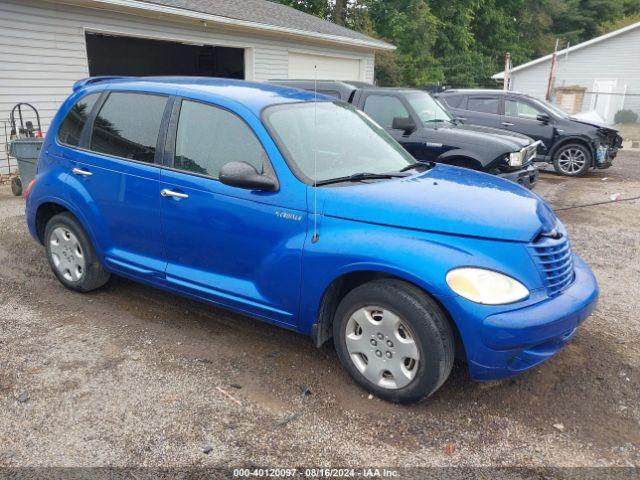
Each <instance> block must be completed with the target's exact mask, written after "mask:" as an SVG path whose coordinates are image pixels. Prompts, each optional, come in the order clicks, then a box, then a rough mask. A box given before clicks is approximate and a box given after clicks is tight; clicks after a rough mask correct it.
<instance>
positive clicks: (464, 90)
mask: <svg viewBox="0 0 640 480" xmlns="http://www.w3.org/2000/svg"><path fill="white" fill-rule="evenodd" d="M455 93H458V94H460V93H464V94H469V93H479V94H483V93H484V94H492V95H497V94H503V95H506V94H507V93H508V94H510V95H519V96H523V97H528V96H529V95H527V94H526V93H523V92H514V91H513V90H502V89H498V88H449V89H447V90H445V91H443V92H440V93H439V94H438V95H446V94H455Z"/></svg>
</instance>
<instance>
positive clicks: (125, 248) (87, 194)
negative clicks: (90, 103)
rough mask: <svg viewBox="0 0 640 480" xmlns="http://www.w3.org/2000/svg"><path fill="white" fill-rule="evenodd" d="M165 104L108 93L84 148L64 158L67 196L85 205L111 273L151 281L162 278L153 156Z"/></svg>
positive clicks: (159, 97) (157, 177)
mask: <svg viewBox="0 0 640 480" xmlns="http://www.w3.org/2000/svg"><path fill="white" fill-rule="evenodd" d="M167 101H168V97H167V96H163V95H155V94H154V95H152V94H147V93H141V92H118V91H114V92H111V93H109V95H108V97H107V98H106V100H104V103H103V104H102V105H98V106H97V108H99V111H98V113H97V116H96V117H95V120H94V122H93V126H92V127H88V128H91V130H90V131H89V132H87V134H85V135H84V136H86V135H88V136H89V138H88V139H87V140H84V145H83V146H84V148H83V149H81V150H78V149H64V153H63V155H64V156H65V157H66V160H67V162H68V163H69V167H70V169H71V173H72V175H71V178H70V180H69V182H70V185H69V189H68V191H69V192H70V195H72V196H74V195H77V196H81V197H83V198H77V199H76V200H74V199H73V198H72V202H73V203H74V204H76V205H85V207H84V208H86V209H87V211H86V212H83V215H84V216H85V217H86V218H90V219H92V224H93V225H92V226H93V228H94V232H95V233H96V235H98V236H99V238H98V240H99V242H100V243H101V246H102V247H103V248H102V249H103V250H104V255H105V258H104V260H105V262H106V263H107V265H108V266H109V268H110V269H112V270H116V271H119V272H122V273H125V274H126V273H129V274H133V275H136V276H140V277H149V278H150V279H154V278H155V279H158V278H159V277H162V275H163V272H164V268H165V261H164V259H163V252H162V241H161V229H160V198H159V196H158V187H159V184H160V165H159V164H157V163H156V155H157V153H156V152H157V144H158V143H159V140H158V138H159V132H160V126H161V123H162V119H163V115H164V111H165V108H166V105H167ZM158 155H159V153H158ZM72 187H73V188H72Z"/></svg>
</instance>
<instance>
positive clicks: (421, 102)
mask: <svg viewBox="0 0 640 480" xmlns="http://www.w3.org/2000/svg"><path fill="white" fill-rule="evenodd" d="M405 98H406V99H407V101H408V102H409V103H410V104H411V107H412V108H413V109H414V110H415V112H416V113H417V114H418V116H419V117H420V120H422V121H423V122H424V123H427V124H428V123H442V122H450V121H451V119H452V117H451V115H449V112H447V111H446V110H445V109H444V108H443V107H442V105H441V104H440V103H439V102H437V101H436V100H435V99H434V98H433V97H432V96H431V95H429V94H428V93H426V92H421V91H419V90H414V91H410V92H406V93H405Z"/></svg>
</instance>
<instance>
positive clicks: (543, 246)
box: [528, 236, 574, 295]
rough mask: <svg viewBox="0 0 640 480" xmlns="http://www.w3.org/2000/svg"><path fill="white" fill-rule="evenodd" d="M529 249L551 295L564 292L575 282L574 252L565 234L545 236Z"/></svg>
mask: <svg viewBox="0 0 640 480" xmlns="http://www.w3.org/2000/svg"><path fill="white" fill-rule="evenodd" d="M528 249H529V253H530V254H531V258H532V259H533V261H534V262H535V264H536V266H537V267H538V271H539V272H540V276H541V277H542V280H543V282H544V285H545V287H546V289H547V291H548V292H549V295H556V294H558V293H560V292H562V291H563V290H564V289H565V288H567V287H568V286H569V285H570V284H571V283H572V282H573V279H574V271H573V252H572V251H571V246H570V245H569V241H568V240H567V238H566V237H565V236H562V237H561V238H557V239H554V238H544V237H543V238H541V239H540V240H538V241H537V242H534V243H532V244H531V245H529V247H528Z"/></svg>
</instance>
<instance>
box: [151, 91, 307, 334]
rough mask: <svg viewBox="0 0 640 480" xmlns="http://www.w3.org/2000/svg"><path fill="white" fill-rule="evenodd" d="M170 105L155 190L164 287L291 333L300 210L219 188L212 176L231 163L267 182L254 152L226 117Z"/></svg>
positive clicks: (279, 199)
mask: <svg viewBox="0 0 640 480" xmlns="http://www.w3.org/2000/svg"><path fill="white" fill-rule="evenodd" d="M177 102H178V103H176V105H175V107H174V111H173V114H172V120H171V122H170V124H171V127H170V130H169V133H168V135H167V146H166V153H165V155H166V158H165V163H168V166H167V168H165V169H163V171H162V175H161V181H160V191H161V192H162V195H163V196H162V220H163V233H164V235H163V236H164V241H165V253H166V258H167V261H168V264H167V269H166V281H167V282H168V284H169V285H170V286H172V287H174V288H176V289H179V290H181V291H184V292H186V293H189V294H191V295H194V296H197V297H199V298H202V299H206V300H209V301H211V302H214V303H218V304H221V305H224V306H226V307H229V308H233V309H236V310H240V311H243V312H246V313H248V314H251V315H254V316H259V317H263V318H265V319H267V320H271V321H273V322H276V323H280V324H285V325H294V324H295V321H296V320H295V319H296V316H297V310H298V303H299V296H300V281H301V269H300V268H301V256H302V246H303V243H304V239H305V235H306V228H307V214H306V211H305V210H300V209H298V210H296V209H292V208H287V202H286V200H285V196H284V194H283V192H282V191H276V192H260V191H252V190H245V189H241V188H237V187H231V186H228V185H224V184H223V183H221V182H220V181H219V180H218V174H219V172H220V169H221V167H222V166H223V165H225V164H226V163H228V162H232V161H237V162H247V163H249V164H251V165H253V166H254V167H255V168H256V169H257V170H258V171H269V172H271V173H273V171H272V170H271V163H270V161H269V158H268V156H267V154H266V152H265V149H264V147H263V144H262V143H261V141H260V140H259V138H258V137H257V135H256V133H255V131H254V129H253V127H251V126H249V124H248V123H247V122H245V121H244V120H243V118H241V117H240V116H239V115H237V114H236V113H234V112H232V111H230V110H228V109H225V108H222V107H220V106H218V105H212V104H208V103H201V102H198V101H193V100H187V99H184V100H181V101H177ZM252 121H253V120H252ZM261 134H262V135H266V132H263V131H261ZM304 205H305V209H306V203H305V204H304Z"/></svg>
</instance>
